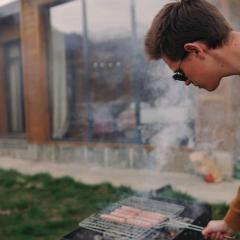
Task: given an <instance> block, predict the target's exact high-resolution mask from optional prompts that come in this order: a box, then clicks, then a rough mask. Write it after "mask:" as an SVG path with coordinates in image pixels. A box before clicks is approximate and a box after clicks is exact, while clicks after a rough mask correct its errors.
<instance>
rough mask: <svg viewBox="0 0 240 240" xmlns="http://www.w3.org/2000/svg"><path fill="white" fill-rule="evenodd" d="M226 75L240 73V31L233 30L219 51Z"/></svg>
mask: <svg viewBox="0 0 240 240" xmlns="http://www.w3.org/2000/svg"><path fill="white" fill-rule="evenodd" d="M219 55H220V59H221V64H222V68H223V69H224V71H225V72H224V75H225V76H231V75H240V32H236V31H232V32H231V33H230V35H229V39H228V42H227V43H226V44H225V45H224V46H223V47H222V48H221V50H220V51H219Z"/></svg>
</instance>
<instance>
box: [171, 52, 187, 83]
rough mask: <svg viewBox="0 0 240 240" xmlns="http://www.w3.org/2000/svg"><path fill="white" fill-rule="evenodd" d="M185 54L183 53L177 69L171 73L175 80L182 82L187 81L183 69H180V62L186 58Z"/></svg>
mask: <svg viewBox="0 0 240 240" xmlns="http://www.w3.org/2000/svg"><path fill="white" fill-rule="evenodd" d="M186 56H187V54H186V53H185V54H184V56H183V58H182V59H181V61H180V63H179V66H178V68H177V70H176V71H175V72H174V74H173V76H172V77H173V79H174V80H175V81H182V82H185V81H187V79H188V78H187V76H186V75H185V73H184V71H183V70H182V69H181V64H182V61H183V60H184V59H185V58H186Z"/></svg>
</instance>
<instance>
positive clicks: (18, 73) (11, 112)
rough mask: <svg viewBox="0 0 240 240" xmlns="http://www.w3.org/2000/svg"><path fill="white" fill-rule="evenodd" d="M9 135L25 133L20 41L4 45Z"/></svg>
mask: <svg viewBox="0 0 240 240" xmlns="http://www.w3.org/2000/svg"><path fill="white" fill-rule="evenodd" d="M3 50H4V58H3V59H4V80H5V90H6V99H5V103H6V109H7V129H8V133H14V134H18V133H24V131H25V120H24V103H23V81H22V62H21V49H20V42H19V41H12V42H9V43H6V44H4V45H3Z"/></svg>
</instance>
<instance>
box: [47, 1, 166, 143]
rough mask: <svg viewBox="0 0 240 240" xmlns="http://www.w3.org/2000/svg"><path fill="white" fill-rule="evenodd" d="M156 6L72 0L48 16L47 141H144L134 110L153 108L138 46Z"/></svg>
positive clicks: (142, 125)
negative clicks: (49, 138) (49, 115)
mask: <svg viewBox="0 0 240 240" xmlns="http://www.w3.org/2000/svg"><path fill="white" fill-rule="evenodd" d="M162 4H163V3H162ZM160 5H161V4H160V3H159V1H157V0H151V2H149V1H147V3H146V0H145V1H144V0H138V1H134V0H121V1H120V0H101V1H97V0H87V1H86V0H85V1H84V0H75V1H67V2H66V3H63V4H60V5H56V6H52V7H51V8H50V9H49V16H50V17H49V22H50V24H49V26H50V29H49V31H48V45H49V60H50V61H49V76H50V85H51V99H52V100H51V102H52V136H53V138H59V139H63V138H68V139H79V140H82V141H96V142H100V141H101V142H131V143H145V142H146V141H147V139H148V138H146V137H145V138H144V137H143V136H142V131H145V132H146V131H148V134H146V135H147V136H148V135H149V129H150V128H149V127H148V126H147V123H146V124H145V123H144V122H142V121H141V116H142V114H141V106H144V109H145V108H146V106H151V104H152V103H153V102H154V98H155V96H154V94H152V92H150V91H149V89H148V87H147V83H151V82H152V81H153V82H154V81H155V80H156V79H155V78H151V76H149V75H148V71H147V70H146V68H147V64H146V62H145V60H144V51H143V39H144V34H145V32H146V29H147V26H148V25H149V22H150V21H151V20H152V16H153V15H154V14H155V12H156V9H159V7H160ZM158 66H159V65H156V68H157V67H158ZM146 129H147V130H146ZM151 134H152V133H151ZM151 134H150V135H151Z"/></svg>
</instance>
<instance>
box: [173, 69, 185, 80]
mask: <svg viewBox="0 0 240 240" xmlns="http://www.w3.org/2000/svg"><path fill="white" fill-rule="evenodd" d="M172 77H173V79H174V80H175V81H182V82H185V81H186V80H187V76H186V75H185V73H184V72H183V70H182V69H180V68H179V69H178V70H177V71H176V72H175V73H174V74H173V76H172Z"/></svg>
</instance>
